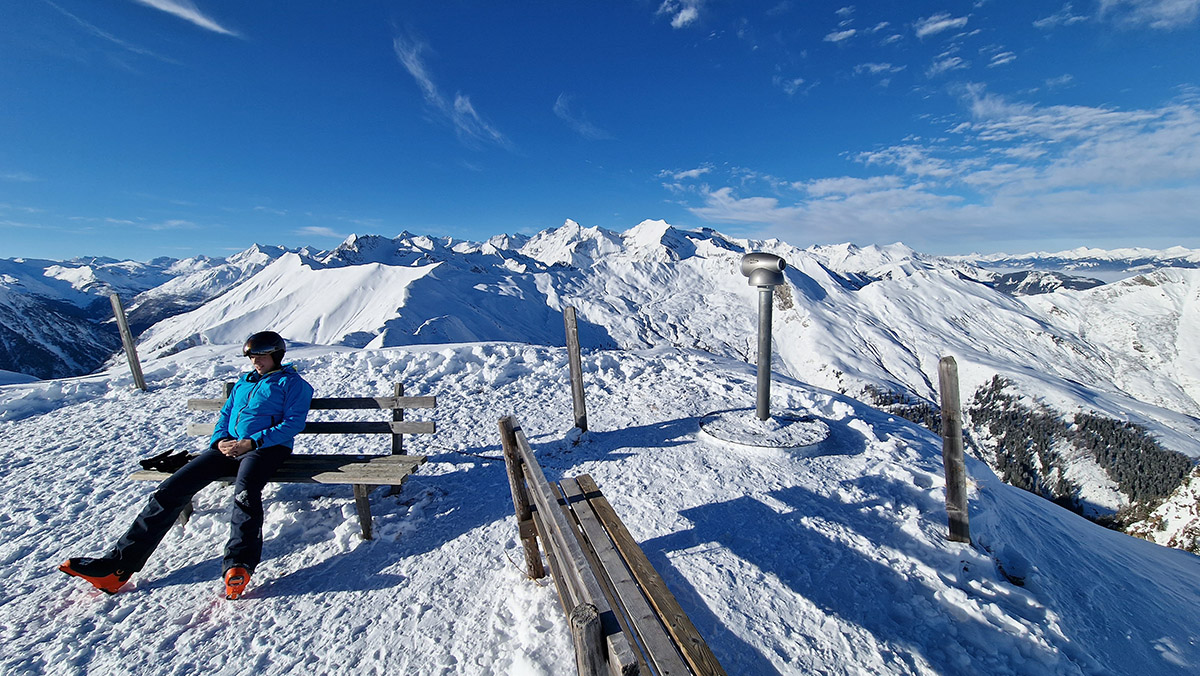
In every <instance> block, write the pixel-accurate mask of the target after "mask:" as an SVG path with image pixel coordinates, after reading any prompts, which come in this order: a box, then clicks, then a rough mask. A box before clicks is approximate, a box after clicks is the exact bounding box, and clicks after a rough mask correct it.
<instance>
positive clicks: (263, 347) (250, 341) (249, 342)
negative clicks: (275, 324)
mask: <svg viewBox="0 0 1200 676" xmlns="http://www.w3.org/2000/svg"><path fill="white" fill-rule="evenodd" d="M286 350H287V343H285V342H283V336H281V335H279V334H278V333H275V332H274V331H259V332H258V333H256V334H254V335H253V336H250V337H249V338H247V339H246V344H245V345H243V346H242V354H244V355H246V356H247V357H249V356H251V355H255V354H269V355H271V359H273V360H274V361H275V365H276V366H278V365H279V364H280V363H282V362H283V353H284V352H285V351H286Z"/></svg>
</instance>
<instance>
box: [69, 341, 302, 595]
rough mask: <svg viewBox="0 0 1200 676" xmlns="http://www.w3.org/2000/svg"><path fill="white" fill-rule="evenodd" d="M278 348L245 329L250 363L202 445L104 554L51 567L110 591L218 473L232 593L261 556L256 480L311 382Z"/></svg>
mask: <svg viewBox="0 0 1200 676" xmlns="http://www.w3.org/2000/svg"><path fill="white" fill-rule="evenodd" d="M286 349H287V345H286V343H285V342H284V340H283V338H282V337H281V336H280V335H279V334H278V333H275V332H274V331H262V332H260V333H256V334H254V335H252V336H250V338H249V339H248V340H247V341H246V343H245V345H243V346H242V354H244V355H246V356H247V357H249V358H250V361H251V364H252V365H253V367H254V370H253V371H250V372H247V373H245V374H243V375H242V377H241V378H240V379H239V380H238V381H237V383H236V384H235V385H234V386H233V391H232V392H230V394H229V398H228V399H226V401H225V405H224V406H223V407H222V408H221V414H220V416H219V417H218V418H217V423H216V426H215V429H214V430H213V435H212V438H211V439H210V440H209V447H208V450H206V451H204V452H203V453H201V454H200V455H198V456H196V457H195V458H194V459H193V460H191V461H190V462H188V463H187V464H186V465H184V466H183V467H182V468H181V469H179V470H178V471H176V472H175V473H174V474H172V475H171V476H170V477H168V478H167V479H165V480H163V482H162V483H161V484H159V486H158V488H157V489H156V490H155V491H154V493H153V494H152V495H151V496H150V501H149V502H148V503H147V505H146V507H145V509H143V510H142V513H141V514H140V515H138V517H137V519H136V520H135V521H134V522H133V525H132V526H130V527H129V530H128V531H127V532H126V533H125V535H124V536H122V537H121V539H120V540H118V541H117V544H116V546H114V547H113V549H112V551H111V552H110V553H109V554H107V555H105V556H103V557H100V558H72V559H68V560H67V562H66V563H64V564H62V565H61V566H59V567H58V568H59V570H61V571H62V572H64V573H66V574H68V575H74V576H76V577H81V578H83V579H85V580H87V581H88V582H90V583H92V584H93V585H94V586H95V587H96V588H98V589H100V590H102V591H104V592H107V593H109V594H113V593H116V592H117V590H119V589H120V588H121V587H123V586H124V585H125V583H126V582H128V581H129V578H130V577H131V576H132V575H133V574H134V573H136V572H138V571H139V570H141V569H142V567H143V566H145V565H146V560H147V559H149V558H150V554H151V553H152V552H153V551H154V549H155V547H157V546H158V544H159V542H161V541H162V539H163V537H164V536H165V535H166V534H167V531H168V530H170V528H171V524H173V523H175V520H176V519H177V518H179V515H180V513H181V512H182V511H183V510H184V508H185V507H186V506H187V505H189V504H191V500H192V496H194V495H195V494H196V493H197V492H199V491H200V489H202V488H204V487H205V486H207V485H209V484H210V483H212V482H213V481H216V480H217V479H219V478H221V477H227V476H231V475H236V477H237V479H236V480H235V481H234V484H233V508H232V511H231V513H230V519H229V521H230V533H229V540H228V542H227V543H226V545H225V556H224V560H223V562H222V568H223V571H222V579H223V580H224V581H225V597H226V598H228V599H236V598H238V597H240V596H241V595H242V593H243V592H244V591H245V589H246V584H247V583H248V582H249V581H250V575H251V574H252V573H253V572H254V568H255V566H257V565H258V563H259V560H260V559H261V558H262V525H263V506H262V490H263V487H264V486H265V485H266V483H267V480H268V479H270V478H271V475H273V474H274V473H275V470H277V469H278V468H279V466H280V465H281V464H282V463H283V461H284V460H285V459H287V457H288V456H289V455H291V453H292V445H293V443H294V439H295V437H296V435H297V434H298V433H299V432H300V431H301V430H303V429H304V422H305V418H306V417H307V416H308V408H309V406H310V404H311V403H312V396H313V388H312V386H311V385H309V384H308V383H307V382H306V381H305V380H304V379H303V378H301V377H300V374H299V373H297V372H296V369H295V367H293V366H292V365H291V364H286V365H284V364H283V363H282V360H283V355H284V351H285V350H286Z"/></svg>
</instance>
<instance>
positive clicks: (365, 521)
mask: <svg viewBox="0 0 1200 676" xmlns="http://www.w3.org/2000/svg"><path fill="white" fill-rule="evenodd" d="M369 490H370V486H366V485H364V484H354V506H355V507H357V508H358V523H359V525H360V526H362V536H363V539H364V540H370V539H372V537H371V502H370V500H368V499H367V493H368V492H369Z"/></svg>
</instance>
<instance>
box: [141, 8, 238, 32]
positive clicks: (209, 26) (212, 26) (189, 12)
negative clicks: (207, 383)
mask: <svg viewBox="0 0 1200 676" xmlns="http://www.w3.org/2000/svg"><path fill="white" fill-rule="evenodd" d="M133 1H134V2H137V3H140V4H143V5H146V6H147V7H153V8H154V9H157V10H161V11H163V12H166V13H167V14H172V15H174V16H177V17H179V18H180V19H183V20H184V21H187V22H188V23H191V24H193V25H195V26H199V27H200V28H203V29H204V30H209V31H212V32H214V33H220V34H221V35H229V36H232V37H241V36H240V35H238V34H237V33H236V32H234V31H232V30H229V29H228V28H226V27H224V26H222V25H221V24H219V23H217V22H216V21H215V20H214V19H211V18H209V17H208V16H205V15H204V13H202V12H201V11H200V10H199V9H198V8H197V7H196V5H195V4H194V3H192V2H191V0H133Z"/></svg>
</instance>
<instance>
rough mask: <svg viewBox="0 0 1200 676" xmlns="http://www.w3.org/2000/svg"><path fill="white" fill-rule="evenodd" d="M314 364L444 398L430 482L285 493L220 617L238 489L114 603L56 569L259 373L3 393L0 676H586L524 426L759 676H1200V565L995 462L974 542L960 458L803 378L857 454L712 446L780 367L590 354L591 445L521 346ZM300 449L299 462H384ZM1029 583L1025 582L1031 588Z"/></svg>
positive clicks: (558, 472) (976, 497)
mask: <svg viewBox="0 0 1200 676" xmlns="http://www.w3.org/2000/svg"><path fill="white" fill-rule="evenodd" d="M289 357H290V358H291V359H292V360H293V361H294V362H295V363H296V365H297V366H298V367H299V368H300V370H301V372H302V373H303V374H304V375H305V376H306V377H307V378H308V379H309V380H310V382H312V383H313V385H314V386H315V387H316V390H317V392H318V395H319V396H351V395H362V394H366V393H378V394H385V393H388V392H390V391H391V385H392V383H395V382H403V383H404V384H405V386H406V391H407V392H408V393H410V394H414V395H437V397H438V408H437V409H436V410H435V411H433V412H413V413H411V414H410V415H411V416H412V417H414V418H426V417H427V418H432V419H434V420H436V422H437V425H438V432H437V434H436V435H434V436H432V437H423V438H422V437H418V438H412V439H411V441H409V443H408V447H409V449H410V451H411V452H414V453H421V454H425V455H428V456H429V462H428V463H427V464H426V465H424V466H422V468H421V469H420V470H419V471H418V472H417V474H415V475H414V476H413V477H412V478H411V479H410V481H409V482H408V483H407V484H406V485H405V486H404V489H403V491H402V492H401V493H400V494H399V495H396V496H388V495H387V491H386V489H381V490H377V491H375V492H374V493H373V494H372V496H371V497H372V503H373V511H374V520H375V529H376V533H377V539H375V540H374V541H369V542H368V541H363V540H361V539H360V538H359V537H358V526H357V524H356V520H355V518H354V507H353V500H352V499H351V495H350V490H349V487H346V486H329V487H325V486H319V485H286V486H271V487H269V488H268V491H267V498H268V504H269V506H268V511H267V519H266V536H267V543H266V551H265V560H264V562H263V564H262V565H261V566H260V568H259V570H258V572H257V574H256V576H255V579H254V580H253V581H252V585H251V588H250V591H249V593H248V594H247V596H246V597H245V598H244V599H242V600H240V601H237V602H229V601H225V600H224V599H223V598H222V597H221V595H220V593H219V587H220V585H219V583H218V580H217V576H218V574H219V572H220V549H221V546H222V544H223V541H224V538H225V534H226V528H227V523H226V518H225V512H226V503H227V501H228V499H229V496H228V489H227V488H223V487H214V488H210V489H208V490H206V491H205V492H203V493H201V495H200V496H199V500H198V504H197V511H196V514H195V515H194V517H193V518H192V520H191V522H190V523H189V524H188V525H187V527H186V528H184V529H176V530H175V531H173V532H172V533H171V534H169V535H168V536H167V539H166V540H165V541H164V543H163V545H162V546H161V547H160V549H159V551H158V552H157V553H156V555H155V557H154V558H152V559H151V562H150V564H149V566H148V567H147V568H146V570H144V571H143V572H142V573H141V574H140V575H138V576H137V577H136V578H135V579H134V581H133V584H132V585H131V586H130V587H129V588H127V589H126V590H123V591H122V592H121V593H119V594H117V595H115V596H106V595H104V594H102V593H100V592H98V591H95V590H92V589H91V588H90V587H89V586H88V585H86V584H85V583H83V582H82V581H80V580H75V579H68V578H66V577H65V576H63V575H62V574H60V573H58V572H57V571H56V570H55V566H56V565H57V564H58V563H60V562H61V561H62V560H63V559H65V558H67V557H69V556H77V555H87V554H96V553H100V552H102V551H103V550H104V549H105V548H106V547H107V546H108V545H110V544H111V543H112V542H113V541H114V540H115V539H116V538H117V537H118V536H119V535H120V534H121V532H122V531H123V530H124V528H125V527H126V526H127V525H128V523H129V522H130V521H131V520H132V519H133V517H134V515H135V514H136V513H137V511H138V510H139V509H140V507H141V505H142V502H143V500H144V498H145V496H146V495H147V494H148V493H149V491H150V490H151V488H152V486H150V485H148V484H143V483H134V482H130V481H129V480H128V479H127V475H128V474H129V473H130V472H131V471H133V470H134V469H135V468H136V467H137V459H138V458H140V457H145V456H148V455H150V454H152V453H154V452H157V451H160V450H163V449H166V448H178V449H184V448H186V449H196V448H198V446H199V444H200V443H201V442H200V441H198V440H196V439H191V438H188V437H186V435H185V432H184V427H185V422H186V420H187V418H188V415H187V413H186V411H185V408H184V401H185V400H186V399H187V398H189V397H212V396H216V395H217V393H218V392H219V388H220V383H221V382H222V381H225V380H232V379H233V378H235V377H236V376H237V374H238V372H239V369H241V368H244V367H245V361H244V358H241V357H238V356H237V349H236V346H230V345H203V346H200V347H195V348H192V349H188V350H184V351H183V352H180V353H178V354H175V355H173V356H170V357H164V358H160V359H154V360H150V361H148V362H146V363H145V364H144V370H145V373H146V378H147V380H148V382H149V384H150V388H151V389H150V391H149V392H139V391H136V390H132V389H131V388H130V377H129V376H128V374H126V373H122V372H121V371H120V370H112V371H108V372H105V373H102V374H99V375H96V376H89V377H85V378H78V379H71V380H61V381H42V382H36V383H15V384H8V385H3V386H0V434H2V435H3V437H4V438H5V439H6V440H8V442H9V443H6V444H4V446H3V450H0V463H2V465H3V467H4V472H3V474H2V475H0V490H2V491H3V496H4V502H3V507H2V508H0V566H2V568H0V572H2V573H3V576H4V580H5V585H4V586H3V589H2V590H0V632H2V633H0V645H2V646H3V648H2V649H0V672H2V673H4V674H38V673H48V674H200V673H203V674H296V673H306V674H337V673H344V674H385V673H386V674H564V673H572V672H573V669H574V666H573V665H574V661H573V654H572V649H571V645H570V641H569V637H568V633H567V628H566V622H565V620H564V617H563V613H562V611H561V609H560V608H559V607H558V601H557V598H556V596H555V593H554V589H553V586H552V585H550V583H549V582H548V581H547V580H541V581H537V582H535V581H530V580H528V579H526V578H525V577H524V575H523V573H522V571H521V561H522V555H521V549H520V545H519V541H518V538H517V528H516V522H515V519H514V517H513V513H512V504H511V498H510V494H509V490H508V486H507V480H506V477H505V472H504V467H503V462H502V461H501V460H500V455H501V453H500V448H499V439H498V433H497V428H496V421H497V419H499V418H500V417H501V416H503V415H507V414H514V415H515V416H516V417H517V419H518V420H519V422H520V423H521V425H522V426H523V428H524V429H525V431H526V433H527V434H528V435H529V437H530V440H531V442H532V444H533V446H534V448H535V451H536V453H537V454H538V457H539V461H540V462H541V464H542V466H543V468H544V469H545V470H546V472H547V474H548V475H550V478H551V479H554V478H558V477H561V476H566V475H574V474H578V473H583V472H587V473H590V474H592V476H593V477H595V478H596V480H597V482H598V483H599V485H600V486H601V488H602V489H603V490H604V492H605V494H606V495H607V496H608V497H609V499H610V501H611V502H612V503H613V504H614V506H615V508H616V510H617V512H618V513H619V514H620V515H621V516H622V518H623V520H624V521H625V523H626V524H627V525H628V526H629V529H630V530H631V532H632V533H633V535H634V536H635V537H636V538H637V539H638V540H639V542H640V543H641V544H642V547H643V549H644V550H645V551H646V553H647V555H648V556H649V558H650V560H651V561H652V562H653V563H654V565H655V567H656V568H658V570H659V571H660V572H661V573H662V575H663V577H664V578H665V580H666V582H667V584H668V585H669V586H670V587H671V589H672V591H674V593H675V595H676V596H677V597H678V598H679V600H680V603H681V604H682V605H683V607H684V609H685V610H686V611H687V612H688V614H689V615H690V616H691V618H692V619H693V621H694V622H695V623H696V625H697V627H698V628H699V629H700V631H701V633H702V634H703V635H704V636H705V637H706V639H707V640H708V642H709V644H710V645H711V647H712V649H713V651H714V653H715V654H716V656H717V658H718V659H719V660H720V661H721V663H722V664H723V665H724V667H725V669H726V670H727V671H728V673H730V674H731V675H735V674H737V675H754V674H776V673H779V674H799V673H814V672H815V673H825V674H1189V673H1193V674H1194V673H1197V672H1198V671H1200V590H1198V589H1197V586H1198V585H1197V580H1200V558H1198V557H1196V556H1194V555H1192V554H1188V553H1186V552H1182V551H1178V550H1172V549H1167V548H1165V547H1160V546H1157V545H1154V544H1151V543H1149V542H1145V541H1142V540H1138V539H1135V538H1132V537H1129V536H1125V535H1122V534H1120V533H1116V532H1112V531H1108V530H1105V529H1103V528H1101V527H1099V526H1096V525H1094V524H1092V523H1090V522H1088V521H1086V520H1084V519H1082V518H1080V517H1078V516H1075V515H1074V514H1071V513H1069V512H1067V511H1065V510H1062V509H1059V508H1057V507H1055V506H1054V505H1052V504H1051V503H1049V502H1047V501H1045V500H1043V499H1041V498H1038V497H1036V496H1033V495H1030V494H1028V493H1025V492H1023V491H1021V490H1018V489H1015V488H1012V487H1009V486H1007V485H1004V484H1002V483H1001V482H1000V481H999V480H997V479H996V478H995V476H994V475H993V474H992V473H991V472H990V471H989V470H988V469H987V468H986V467H985V466H983V465H982V464H980V463H978V462H975V461H972V460H968V472H969V474H970V477H971V485H970V506H971V526H972V533H973V536H974V539H975V544H974V545H963V544H956V543H951V542H949V541H947V540H946V539H945V538H944V533H945V530H946V525H945V524H946V513H945V508H944V505H943V491H944V487H943V479H942V468H941V456H940V451H941V445H940V442H939V440H938V439H937V438H936V437H934V436H933V435H932V434H930V433H929V432H926V431H924V430H922V429H920V428H918V427H916V426H914V425H911V424H909V423H908V422H906V421H903V420H900V419H897V418H892V417H889V416H887V415H885V414H882V413H880V412H878V411H876V410H874V409H870V408H867V407H865V406H863V405H861V404H859V403H857V402H855V401H853V400H851V399H848V398H844V397H842V396H839V395H837V394H835V393H831V392H828V391H823V390H819V389H816V388H813V387H811V386H808V385H804V384H801V383H799V382H797V381H794V380H788V379H783V378H779V379H777V380H776V382H775V384H774V388H773V395H774V403H773V407H774V410H777V411H779V412H784V411H787V412H790V413H796V414H806V415H812V416H815V417H816V418H817V419H819V420H821V421H822V422H824V423H825V424H826V425H827V426H828V427H829V430H830V434H829V437H828V438H827V439H826V440H825V441H823V442H821V443H820V444H817V445H815V446H812V447H808V448H805V449H802V450H800V451H788V452H784V451H777V450H773V449H764V448H751V447H745V446H740V445H732V444H727V443H724V442H719V441H716V440H714V439H713V438H712V437H710V436H707V435H702V434H701V433H700V431H699V422H700V420H701V418H702V417H703V416H704V415H705V414H707V413H709V412H713V411H721V410H727V409H731V408H742V407H747V406H750V405H752V402H753V401H754V371H753V369H752V367H750V366H748V365H746V364H743V363H740V362H738V361H735V360H732V359H726V358H723V357H718V356H713V355H711V354H704V353H701V352H691V351H683V350H678V349H674V348H658V349H654V350H643V351H615V350H613V351H589V352H586V353H585V354H584V368H585V371H586V375H585V382H586V386H587V387H586V393H587V404H588V417H589V421H590V425H591V431H590V432H588V433H587V434H586V435H582V436H580V435H578V434H573V433H572V430H571V425H572V419H573V418H572V412H571V399H570V394H569V388H568V379H567V366H566V355H565V351H564V350H563V349H561V348H554V347H543V346H532V345H525V344H519V343H472V344H455V345H428V346H410V347H390V348H378V349H353V348H350V347H315V346H314V347H303V348H300V349H296V350H293V351H291V352H289ZM385 445H386V444H385V443H384V442H382V441H380V440H377V439H366V438H363V439H359V438H354V437H324V436H321V437H301V439H300V442H299V444H298V450H299V451H300V452H308V453H319V452H333V451H339V452H349V451H353V450H375V451H378V452H386V451H385ZM1014 580H1020V581H1021V582H1022V583H1023V586H1019V585H1017V584H1015V583H1014Z"/></svg>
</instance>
